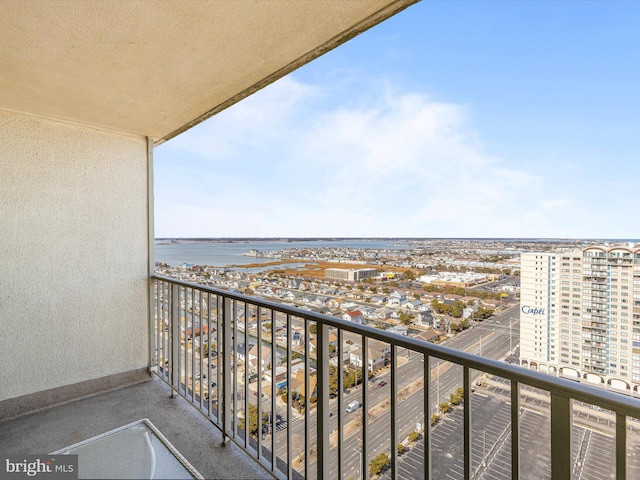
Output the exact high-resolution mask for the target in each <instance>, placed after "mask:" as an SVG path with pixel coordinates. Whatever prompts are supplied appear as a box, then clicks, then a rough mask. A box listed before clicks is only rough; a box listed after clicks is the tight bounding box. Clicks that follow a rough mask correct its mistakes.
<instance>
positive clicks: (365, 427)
mask: <svg viewBox="0 0 640 480" xmlns="http://www.w3.org/2000/svg"><path fill="white" fill-rule="evenodd" d="M356 373H357V370H356ZM356 380H357V377H356ZM368 385H369V338H368V337H366V336H365V335H362V412H361V413H362V465H360V468H361V470H360V471H361V472H362V475H361V477H362V478H365V474H364V472H367V471H368V468H367V466H368V464H369V458H368V450H369V447H368V438H369V389H368V388H367V387H368Z"/></svg>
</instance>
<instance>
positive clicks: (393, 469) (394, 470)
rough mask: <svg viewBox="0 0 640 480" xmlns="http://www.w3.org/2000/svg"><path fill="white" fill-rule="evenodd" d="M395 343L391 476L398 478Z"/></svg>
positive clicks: (393, 346) (394, 347) (394, 348)
mask: <svg viewBox="0 0 640 480" xmlns="http://www.w3.org/2000/svg"><path fill="white" fill-rule="evenodd" d="M397 354H398V352H397V345H396V344H395V343H392V344H391V478H398V429H397V414H398V385H397V379H396V374H397V373H398V372H397V361H398V360H397V357H396V356H397Z"/></svg>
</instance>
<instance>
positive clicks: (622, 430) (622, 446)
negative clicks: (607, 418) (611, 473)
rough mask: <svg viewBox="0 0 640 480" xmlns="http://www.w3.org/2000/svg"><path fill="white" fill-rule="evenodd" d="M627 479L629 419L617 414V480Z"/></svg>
mask: <svg viewBox="0 0 640 480" xmlns="http://www.w3.org/2000/svg"><path fill="white" fill-rule="evenodd" d="M626 478H627V417H626V415H625V414H623V413H616V480H625V479H626Z"/></svg>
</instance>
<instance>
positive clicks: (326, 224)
mask: <svg viewBox="0 0 640 480" xmlns="http://www.w3.org/2000/svg"><path fill="white" fill-rule="evenodd" d="M342 87H344V86H342ZM358 87H359V90H358V89H357V88H356V89H352V90H351V94H352V97H351V98H350V99H349V102H348V103H347V102H342V103H338V102H336V101H335V99H333V98H332V95H331V88H330V87H323V88H320V87H318V86H314V85H307V84H302V83H301V82H299V81H296V80H295V78H294V77H291V76H289V77H286V78H284V79H282V80H280V81H279V82H277V83H276V84H274V85H272V86H270V87H268V88H266V89H264V90H263V91H261V92H259V93H257V94H256V95H254V96H253V97H251V98H249V99H247V100H245V101H244V102H241V103H240V104H238V105H236V106H234V107H232V108H230V109H229V110H227V111H225V112H222V113H221V114H219V115H218V116H216V117H215V118H213V119H211V120H209V121H208V122H205V124H203V125H201V126H199V127H196V128H194V129H193V130H191V131H190V132H187V133H185V134H183V135H182V136H180V137H179V138H177V139H174V140H172V141H171V142H168V143H167V144H166V145H165V146H162V147H160V149H158V152H157V154H156V158H157V167H156V171H157V174H156V177H157V185H156V198H157V199H158V200H157V203H156V234H157V236H160V237H162V236H201V237H203V236H214V237H227V236H298V237H300V236H420V237H431V236H545V235H543V234H542V233H540V230H539V229H540V228H545V229H547V231H549V232H550V231H552V230H553V229H554V228H556V229H557V221H556V220H555V219H554V218H552V217H550V216H548V215H547V213H548V212H553V211H557V210H562V208H563V207H565V206H566V205H569V204H570V201H569V199H568V198H567V195H566V194H564V195H563V197H562V198H561V199H556V198H555V197H554V192H553V188H552V186H550V185H547V184H546V183H545V181H544V178H543V173H542V172H540V173H536V174H533V173H531V172H529V171H526V170H524V169H523V168H522V167H518V165H517V162H514V161H510V162H507V161H505V160H502V159H499V158H495V157H492V156H491V155H490V154H488V153H487V152H485V151H484V148H483V145H482V142H481V140H480V139H479V136H478V134H477V133H476V132H475V131H474V129H473V128H472V127H471V125H470V121H469V115H468V112H467V109H466V108H465V107H463V106H460V105H456V104H452V103H444V102H438V101H434V100H432V99H430V98H429V97H428V96H426V95H423V94H420V93H415V92H394V91H392V90H390V89H381V90H380V91H376V90H375V87H372V89H369V90H367V89H364V88H362V85H359V86H358ZM345 105H348V106H345ZM185 172H186V173H185ZM542 212H546V213H542ZM556 234H557V235H558V236H568V234H567V235H562V232H557V233H556ZM546 235H549V234H546Z"/></svg>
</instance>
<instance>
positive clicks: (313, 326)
mask: <svg viewBox="0 0 640 480" xmlns="http://www.w3.org/2000/svg"><path fill="white" fill-rule="evenodd" d="M309 333H313V334H314V335H315V334H316V333H318V324H317V323H312V324H311V325H309Z"/></svg>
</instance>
